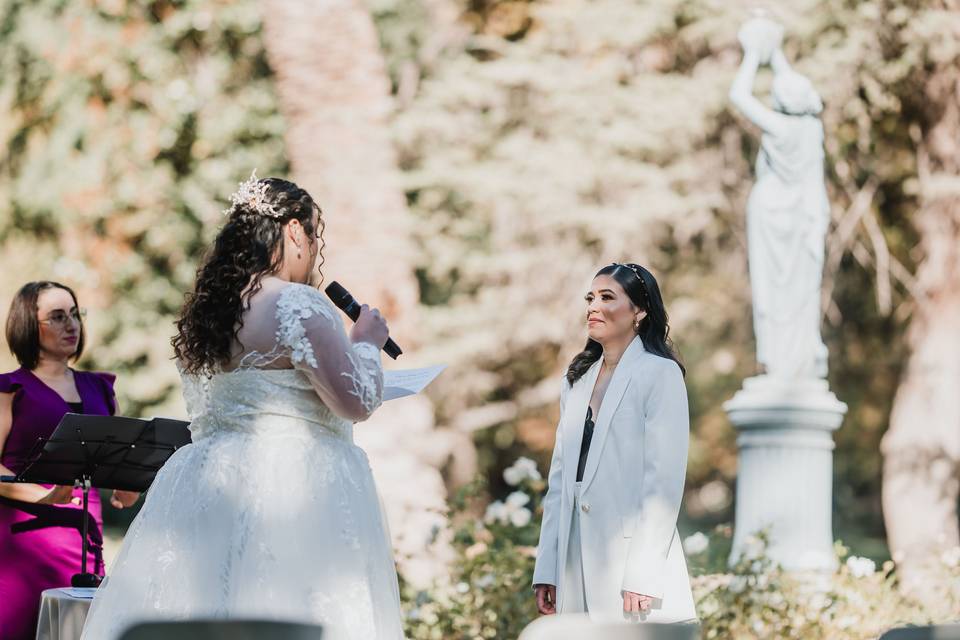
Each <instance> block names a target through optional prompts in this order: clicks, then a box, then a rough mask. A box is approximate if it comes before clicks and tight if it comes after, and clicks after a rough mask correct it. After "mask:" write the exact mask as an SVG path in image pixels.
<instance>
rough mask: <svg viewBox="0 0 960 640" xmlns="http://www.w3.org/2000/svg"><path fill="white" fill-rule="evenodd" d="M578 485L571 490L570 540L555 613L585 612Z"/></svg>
mask: <svg viewBox="0 0 960 640" xmlns="http://www.w3.org/2000/svg"><path fill="white" fill-rule="evenodd" d="M580 485H581V483H579V482H578V483H577V484H576V485H575V488H574V492H573V517H571V518H570V542H569V543H568V544H567V557H566V559H565V560H564V566H563V579H562V580H561V581H560V585H561V592H560V593H559V594H557V597H558V600H559V605H560V607H559V610H558V611H557V613H587V590H586V586H585V584H584V580H583V551H582V549H581V547H580Z"/></svg>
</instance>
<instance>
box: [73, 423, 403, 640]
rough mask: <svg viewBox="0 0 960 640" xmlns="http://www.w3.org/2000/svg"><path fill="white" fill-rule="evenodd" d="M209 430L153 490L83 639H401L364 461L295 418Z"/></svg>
mask: <svg viewBox="0 0 960 640" xmlns="http://www.w3.org/2000/svg"><path fill="white" fill-rule="evenodd" d="M256 421H257V422H258V423H260V425H259V427H261V428H256V429H249V428H242V429H236V430H230V429H216V430H214V431H213V432H212V433H210V434H209V435H206V436H205V437H202V438H200V439H198V440H196V441H195V442H194V443H193V444H191V445H189V446H187V447H184V448H183V449H181V450H179V451H177V452H176V453H175V454H174V455H173V457H171V458H170V460H169V461H168V462H167V464H166V465H165V466H164V468H163V469H162V470H161V472H160V474H159V475H158V476H157V478H156V480H155V481H154V484H153V486H152V487H151V488H150V491H149V493H148V495H147V498H146V502H145V504H144V505H143V509H142V510H141V512H140V513H139V515H138V516H137V518H136V519H135V521H134V522H133V525H132V526H131V528H130V530H129V532H128V533H127V536H126V539H125V540H124V543H123V548H122V550H121V551H120V553H119V555H118V557H117V560H116V562H115V563H114V566H113V568H112V570H111V571H110V573H109V575H108V577H107V580H106V581H105V583H104V585H103V586H101V588H100V589H99V590H98V592H97V595H96V597H95V599H94V601H93V605H92V607H91V610H90V614H89V616H88V618H87V623H86V626H85V628H84V633H83V640H113V639H115V638H117V637H118V636H119V635H120V634H121V633H122V632H123V630H124V629H126V628H127V627H128V626H130V625H131V624H133V623H136V622H141V621H153V620H182V619H189V618H259V619H279V620H289V621H299V622H310V623H315V624H321V625H323V626H324V627H325V633H324V638H325V639H333V640H370V639H387V640H395V639H399V638H403V631H402V626H401V617H400V598H399V594H398V589H397V575H396V569H395V565H394V560H393V556H392V551H391V547H390V544H389V535H388V533H387V530H386V524H385V520H384V518H383V514H382V510H381V508H380V502H379V499H378V495H377V492H376V488H375V486H374V482H373V476H372V475H371V471H370V466H369V463H368V461H367V457H366V455H365V454H364V452H363V451H362V450H361V449H360V448H358V447H356V446H355V445H354V444H353V443H352V441H351V440H350V439H349V437H346V438H345V437H344V436H342V435H337V433H336V432H335V431H334V432H328V431H326V430H324V429H323V428H318V426H317V425H316V424H308V423H304V422H303V421H301V420H297V419H295V418H289V417H282V416H263V417H260V418H257V420H256Z"/></svg>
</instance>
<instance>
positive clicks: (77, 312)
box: [40, 309, 87, 328]
mask: <svg viewBox="0 0 960 640" xmlns="http://www.w3.org/2000/svg"><path fill="white" fill-rule="evenodd" d="M86 317H87V310H86V309H73V310H72V311H71V312H70V313H64V312H63V311H61V310H59V309H58V310H57V311H54V312H52V313H51V314H50V315H48V316H47V318H46V319H45V320H41V321H40V322H43V323H46V324H49V325H50V326H53V327H61V328H62V327H65V326H67V324H68V323H70V322H76V323H77V324H82V323H83V319H84V318H86Z"/></svg>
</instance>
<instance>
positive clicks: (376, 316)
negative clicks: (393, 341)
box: [350, 304, 390, 349]
mask: <svg viewBox="0 0 960 640" xmlns="http://www.w3.org/2000/svg"><path fill="white" fill-rule="evenodd" d="M389 336H390V329H389V328H388V327H387V321H386V320H384V319H383V316H382V315H380V310H379V309H371V308H370V307H369V305H365V304H364V305H360V316H359V317H358V318H357V321H356V322H355V323H354V325H353V327H352V328H351V329H350V341H351V342H369V343H370V344H372V345H373V346H375V347H377V348H378V349H383V345H384V344H386V342H387V338H388V337H389Z"/></svg>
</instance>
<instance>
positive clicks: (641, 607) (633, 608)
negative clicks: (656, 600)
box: [623, 591, 653, 615]
mask: <svg viewBox="0 0 960 640" xmlns="http://www.w3.org/2000/svg"><path fill="white" fill-rule="evenodd" d="M652 604H653V598H651V597H650V596H645V595H643V594H642V593H634V592H632V591H624V592H623V612H624V613H629V614H631V615H636V614H640V613H645V612H647V611H649V610H650V606H651V605H652Z"/></svg>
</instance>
